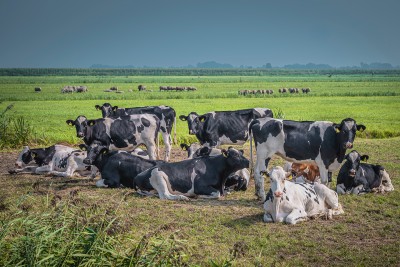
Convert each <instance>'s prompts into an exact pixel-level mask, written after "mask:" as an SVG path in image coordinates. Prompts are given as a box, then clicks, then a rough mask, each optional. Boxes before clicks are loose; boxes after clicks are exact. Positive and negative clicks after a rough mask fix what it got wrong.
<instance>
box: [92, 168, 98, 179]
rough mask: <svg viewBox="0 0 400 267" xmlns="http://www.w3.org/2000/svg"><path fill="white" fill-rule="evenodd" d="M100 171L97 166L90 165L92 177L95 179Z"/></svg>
mask: <svg viewBox="0 0 400 267" xmlns="http://www.w3.org/2000/svg"><path fill="white" fill-rule="evenodd" d="M98 171H99V169H97V167H96V166H94V165H91V166H90V179H94V178H95V177H96V174H97V172H98Z"/></svg>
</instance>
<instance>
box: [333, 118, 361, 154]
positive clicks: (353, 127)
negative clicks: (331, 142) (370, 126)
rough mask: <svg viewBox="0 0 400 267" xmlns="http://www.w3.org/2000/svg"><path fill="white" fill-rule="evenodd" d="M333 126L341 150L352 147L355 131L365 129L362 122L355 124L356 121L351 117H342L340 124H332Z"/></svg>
mask: <svg viewBox="0 0 400 267" xmlns="http://www.w3.org/2000/svg"><path fill="white" fill-rule="evenodd" d="M333 127H334V128H335V130H336V134H337V136H338V139H337V140H338V142H339V145H340V149H341V150H346V149H350V148H353V142H354V138H355V137H356V131H364V130H365V129H366V127H365V126H364V125H362V124H360V125H357V124H356V121H355V120H353V119H351V118H347V119H344V120H342V122H341V123H340V124H334V125H333Z"/></svg>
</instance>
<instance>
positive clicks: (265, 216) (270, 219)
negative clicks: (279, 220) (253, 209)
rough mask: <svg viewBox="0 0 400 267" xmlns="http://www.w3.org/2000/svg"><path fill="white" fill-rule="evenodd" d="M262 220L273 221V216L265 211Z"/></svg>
mask: <svg viewBox="0 0 400 267" xmlns="http://www.w3.org/2000/svg"><path fill="white" fill-rule="evenodd" d="M263 221H264V222H265V223H273V222H274V218H272V215H271V214H270V213H265V214H264V217H263Z"/></svg>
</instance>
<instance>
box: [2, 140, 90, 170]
mask: <svg viewBox="0 0 400 267" xmlns="http://www.w3.org/2000/svg"><path fill="white" fill-rule="evenodd" d="M85 158H86V152H84V151H80V150H76V149H75V148H72V147H68V146H63V145H53V146H50V147H46V148H33V149H31V148H29V147H28V146H25V147H23V149H22V151H21V153H20V154H19V155H18V159H17V161H16V162H15V166H16V169H14V170H10V171H9V173H11V174H14V173H34V174H50V175H55V176H62V177H72V176H73V175H74V173H75V172H78V173H80V174H85V173H86V171H87V170H88V169H91V174H90V176H91V178H94V177H95V176H96V172H97V169H96V168H92V167H91V166H90V164H84V163H83V160H84V159H85ZM33 161H34V163H35V165H30V166H26V165H27V164H29V163H31V162H33Z"/></svg>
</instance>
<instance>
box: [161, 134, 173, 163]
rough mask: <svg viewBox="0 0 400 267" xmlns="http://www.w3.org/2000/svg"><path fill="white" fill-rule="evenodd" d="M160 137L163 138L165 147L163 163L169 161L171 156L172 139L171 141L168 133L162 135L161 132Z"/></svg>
mask: <svg viewBox="0 0 400 267" xmlns="http://www.w3.org/2000/svg"><path fill="white" fill-rule="evenodd" d="M162 136H163V140H164V145H165V156H164V160H165V161H167V162H168V161H169V157H170V155H171V143H172V139H171V135H170V134H168V133H164V132H162Z"/></svg>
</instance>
